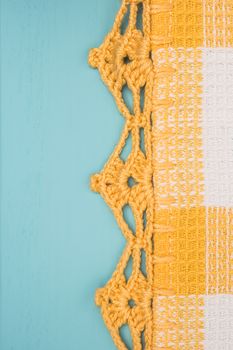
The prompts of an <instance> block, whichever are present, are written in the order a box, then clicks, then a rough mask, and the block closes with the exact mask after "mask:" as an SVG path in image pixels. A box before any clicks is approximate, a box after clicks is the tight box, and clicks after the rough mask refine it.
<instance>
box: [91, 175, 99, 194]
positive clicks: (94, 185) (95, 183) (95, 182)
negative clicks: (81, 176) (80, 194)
mask: <svg viewBox="0 0 233 350" xmlns="http://www.w3.org/2000/svg"><path fill="white" fill-rule="evenodd" d="M100 179H101V176H100V174H95V175H92V176H91V189H92V191H94V192H99V189H100Z"/></svg>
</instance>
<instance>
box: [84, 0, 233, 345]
mask: <svg viewBox="0 0 233 350" xmlns="http://www.w3.org/2000/svg"><path fill="white" fill-rule="evenodd" d="M202 3H203V2H202V1H201V0H170V1H169V0H160V1H159V0H123V3H122V6H121V9H120V11H119V13H118V15H117V17H116V20H115V23H114V26H113V29H112V31H111V32H110V33H109V34H108V35H107V37H106V38H105V40H104V42H103V44H102V45H101V46H100V47H99V48H95V49H92V50H91V52H90V55H89V63H90V65H92V66H93V67H94V68H98V70H99V72H100V74H101V77H102V79H103V81H104V82H105V83H106V85H107V86H108V88H109V90H110V91H111V93H112V94H113V96H114V98H115V100H116V103H117V106H118V108H119V110H120V112H121V114H122V115H123V116H124V117H125V127H124V130H123V133H122V135H121V138H120V141H119V143H118V145H117V146H116V148H115V150H114V152H113V154H112V155H111V157H110V159H109V160H108V162H107V163H106V165H105V166H104V169H103V170H102V171H101V172H100V173H99V174H96V175H93V176H92V179H91V188H92V189H93V190H94V191H96V192H99V193H100V194H101V195H102V196H103V198H104V199H105V201H106V203H107V204H108V205H109V206H110V207H111V209H112V211H113V213H114V215H115V218H116V220H117V222H118V224H119V226H120V228H121V230H122V232H123V234H124V236H125V238H126V240H127V245H126V248H125V250H124V252H123V255H122V257H121V259H120V261H119V263H118V265H117V268H116V270H115V272H114V273H113V276H112V278H111V279H110V281H109V282H108V283H107V285H106V286H105V287H103V288H101V289H100V290H98V291H97V293H96V303H97V305H99V306H100V307H101V310H102V315H103V318H104V321H105V323H106V325H107V327H108V329H109V331H110V333H111V335H112V338H113V340H114V342H115V344H116V346H117V348H118V349H120V350H126V349H127V347H126V345H125V344H124V342H123V340H122V338H121V336H120V332H119V330H120V328H121V327H122V325H124V324H127V325H128V326H129V328H130V332H131V336H132V341H133V348H134V349H135V350H139V349H147V350H172V349H179V350H192V349H196V350H201V349H203V304H204V299H203V295H204V294H205V293H206V285H207V281H206V260H208V261H207V264H209V267H210V268H209V270H210V271H212V272H211V273H210V275H209V276H210V277H208V278H209V284H208V288H209V290H208V293H209V294H211V293H213V294H214V293H215V292H216V284H215V280H216V273H217V272H216V268H215V269H214V268H213V266H214V264H215V261H214V259H215V258H214V255H213V254H211V252H210V254H209V255H208V259H206V235H207V233H206V218H207V212H208V213H209V214H208V220H209V225H210V226H211V225H212V226H211V227H212V231H210V233H208V235H211V232H215V231H216V220H214V219H211V217H212V218H213V217H214V218H216V216H218V218H219V220H222V231H223V232H224V227H225V228H226V225H227V223H226V222H227V220H226V209H222V210H219V209H218V208H206V207H205V206H204V205H203V162H202V156H203V154H202V130H201V125H200V121H201V113H202V112H201V93H202V86H201V81H202V71H201V69H202V62H201V50H200V46H202V45H203V44H204V41H206V42H207V43H209V45H213V38H212V37H211V35H212V32H211V30H209V31H207V32H206V33H205V30H206V28H204V26H203V23H204V21H203V16H206V20H207V21H208V13H207V12H208V11H211V9H210V7H209V6H208V7H206V13H205V14H204V11H203V4H202ZM228 3H229V4H230V2H229V1H228ZM231 3H232V2H231ZM141 4H142V5H143V12H142V18H143V23H142V29H141V28H137V17H138V16H139V5H141ZM230 5H232V4H230ZM231 9H232V6H231ZM229 11H231V10H229ZM127 12H129V21H128V26H127V28H126V31H125V32H124V33H122V32H121V25H122V21H123V18H124V16H125V15H126V14H127ZM231 13H233V12H231ZM219 25H221V24H219ZM232 29H233V26H231V27H230V30H232ZM232 34H233V32H232ZM232 38H233V35H230V34H229V35H228V37H227V40H228V41H227V42H228V45H230V42H231V43H232ZM221 44H222V38H220V39H219V40H218V43H217V44H216V45H221ZM126 85H127V87H128V88H129V90H130V91H131V93H132V96H133V111H130V110H129V108H128V107H127V105H126V103H125V100H124V98H123V94H122V90H123V87H124V86H126ZM143 90H145V91H144V95H145V97H144V104H143V107H142V92H143ZM142 133H143V134H144V144H145V145H144V149H143V148H142V145H141V143H142V136H141V135H142ZM129 136H130V137H131V138H132V151H131V153H130V155H129V156H128V158H127V159H126V160H122V159H121V152H122V150H123V149H124V147H125V144H126V142H127V138H128V137H129ZM130 178H131V179H133V184H132V186H129V179H130ZM126 204H127V205H129V206H130V208H131V209H132V212H133V215H134V219H135V223H136V232H135V233H134V232H133V231H132V228H130V227H129V226H128V224H127V222H126V221H125V218H124V215H123V208H124V206H125V205H126ZM228 215H230V216H231V218H232V219H233V216H232V210H231V209H229V212H228ZM145 217H146V220H145ZM232 222H233V220H231V226H230V231H231V233H232V236H233V227H232ZM223 236H224V234H223ZM213 242H214V243H213V246H211V247H209V249H210V251H212V252H213V251H214V249H216V244H217V243H216V241H214V239H213ZM224 244H225V248H226V242H225V243H224V237H223V246H224ZM223 246H222V248H221V249H222V254H223V258H222V259H223V260H224V254H225V251H226V249H225V250H224V247H223ZM230 249H231V254H232V253H233V248H232V246H231V248H230ZM229 254H230V253H229ZM143 255H145V257H146V258H145V260H146V264H145V265H146V266H145V271H143V269H142V260H143ZM130 259H132V261H133V268H132V273H131V275H130V277H129V279H127V278H126V276H125V269H126V267H127V264H128V263H129V260H130ZM222 270H224V267H222ZM228 278H229V277H228V276H227V275H226V274H223V277H222V279H221V283H220V286H221V292H222V293H232V292H233V282H232V278H231V281H230V282H229V280H227V279H228ZM130 301H133V305H130ZM185 310H186V311H185ZM190 329H191V330H192V331H190ZM182 337H183V338H182ZM181 338H182V345H181V342H180V339H181Z"/></svg>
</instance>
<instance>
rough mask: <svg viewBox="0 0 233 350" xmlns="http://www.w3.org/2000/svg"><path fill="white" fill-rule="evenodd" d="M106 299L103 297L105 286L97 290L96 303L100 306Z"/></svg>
mask: <svg viewBox="0 0 233 350" xmlns="http://www.w3.org/2000/svg"><path fill="white" fill-rule="evenodd" d="M103 300H104V297H103V288H99V289H97V290H96V292H95V303H96V305H97V306H100V305H101V304H102V302H103Z"/></svg>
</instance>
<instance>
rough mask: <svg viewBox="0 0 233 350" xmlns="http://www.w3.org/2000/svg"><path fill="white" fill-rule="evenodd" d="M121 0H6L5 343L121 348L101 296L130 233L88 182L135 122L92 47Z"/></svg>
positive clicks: (62, 349)
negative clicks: (96, 63)
mask: <svg viewBox="0 0 233 350" xmlns="http://www.w3.org/2000/svg"><path fill="white" fill-rule="evenodd" d="M119 6H120V1H117V0H91V1H90V0H89V1H88V0H87V1H80V0H2V2H1V55H2V60H1V87H2V92H1V97H2V101H1V102H2V105H1V327H0V330H1V337H0V339H1V340H0V349H1V350H81V349H82V350H100V349H101V350H105V349H106V350H111V349H115V346H114V345H113V342H112V339H111V337H110V335H109V333H108V331H107V329H106V328H105V325H104V322H103V320H102V317H101V315H100V310H99V308H98V307H96V306H95V303H94V295H95V290H96V289H97V288H98V287H102V286H103V285H104V284H105V283H106V282H107V280H108V279H109V278H110V276H111V274H112V272H113V270H114V268H115V266H116V264H117V262H118V260H119V257H120V255H121V252H122V250H123V248H124V245H125V240H124V238H123V236H122V234H121V232H120V230H119V228H118V226H117V224H116V222H115V219H114V217H113V215H112V212H111V210H110V209H109V208H108V207H107V205H106V204H105V203H104V201H103V199H102V198H101V197H100V196H99V195H98V194H95V193H92V192H91V191H90V189H89V177H90V175H91V173H94V172H98V171H100V170H101V169H102V167H103V165H104V163H105V162H106V160H107V159H108V156H109V155H110V154H111V152H112V150H113V148H114V146H115V144H116V143H117V142H118V139H119V136H120V134H121V131H122V128H123V124H124V120H123V118H122V117H121V116H120V114H119V113H118V111H117V108H116V105H115V102H114V100H113V98H112V96H111V95H110V93H109V92H108V91H107V88H106V87H105V86H104V84H103V83H102V81H101V80H100V77H99V74H98V72H97V71H96V70H93V69H91V68H90V67H89V66H88V64H87V57H88V51H89V48H91V47H97V46H99V45H100V43H101V42H102V41H103V39H104V36H105V35H106V34H107V32H108V31H109V30H110V28H111V26H112V24H113V21H114V18H115V15H116V12H117V10H118V8H119Z"/></svg>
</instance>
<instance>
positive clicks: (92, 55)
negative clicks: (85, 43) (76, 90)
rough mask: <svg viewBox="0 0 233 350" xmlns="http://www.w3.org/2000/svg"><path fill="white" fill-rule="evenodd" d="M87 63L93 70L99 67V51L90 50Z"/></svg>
mask: <svg viewBox="0 0 233 350" xmlns="http://www.w3.org/2000/svg"><path fill="white" fill-rule="evenodd" d="M88 63H89V65H90V66H92V67H93V68H97V67H98V65H99V49H91V50H90V52H89V56H88Z"/></svg>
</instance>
